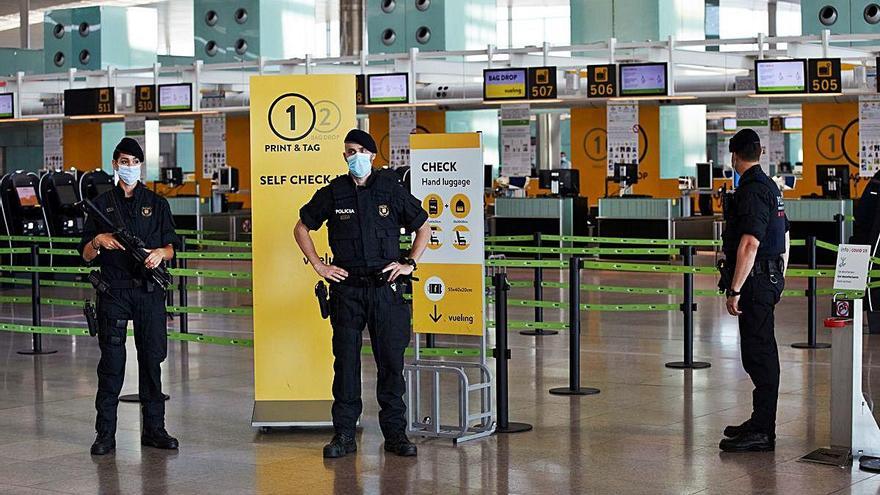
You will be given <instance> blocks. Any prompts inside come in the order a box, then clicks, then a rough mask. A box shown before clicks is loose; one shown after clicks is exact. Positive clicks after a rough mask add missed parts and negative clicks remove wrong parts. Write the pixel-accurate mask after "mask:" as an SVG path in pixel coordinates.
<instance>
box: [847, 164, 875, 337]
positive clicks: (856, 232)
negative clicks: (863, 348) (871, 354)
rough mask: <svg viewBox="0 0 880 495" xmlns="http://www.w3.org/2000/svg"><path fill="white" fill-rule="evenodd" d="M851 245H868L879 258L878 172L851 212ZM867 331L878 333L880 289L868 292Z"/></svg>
mask: <svg viewBox="0 0 880 495" xmlns="http://www.w3.org/2000/svg"><path fill="white" fill-rule="evenodd" d="M853 213H854V216H855V222H854V223H853V235H852V238H851V239H850V242H851V243H853V244H868V245H870V246H871V252H872V254H873V256H880V172H877V173H876V174H874V177H872V178H871V180H870V181H868V185H867V186H865V190H864V191H863V192H862V196H861V198H859V202H858V204H857V205H856V209H855V211H854V212H853ZM867 302H868V329H869V331H870V332H871V333H880V289H870V290H869V291H868V297H867Z"/></svg>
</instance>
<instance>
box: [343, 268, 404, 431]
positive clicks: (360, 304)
mask: <svg viewBox="0 0 880 495" xmlns="http://www.w3.org/2000/svg"><path fill="white" fill-rule="evenodd" d="M393 287H394V288H392V285H387V284H386V285H383V286H381V287H353V286H348V285H341V284H331V286H330V323H331V324H332V325H333V357H334V361H333V427H334V428H335V429H336V432H337V433H340V434H344V435H348V436H354V433H355V425H356V424H357V420H358V417H360V415H361V411H362V410H363V403H362V402H361V344H362V343H363V339H362V332H363V329H364V327H365V326H366V327H367V328H368V329H369V331H370V343H371V345H372V347H373V358H374V359H375V360H376V368H378V377H377V381H376V399H377V400H378V401H379V407H380V411H379V425H380V426H381V428H382V434H383V435H384V436H385V438H393V437H394V436H396V435H399V434H402V433H404V432H405V431H406V417H405V416H406V404H405V403H404V401H403V394H404V393H405V392H406V384H405V383H404V380H403V353H404V351H405V350H406V348H407V346H408V345H409V339H410V310H409V306H408V305H407V304H406V301H405V300H404V299H403V293H404V286H403V285H401V284H395V285H393Z"/></svg>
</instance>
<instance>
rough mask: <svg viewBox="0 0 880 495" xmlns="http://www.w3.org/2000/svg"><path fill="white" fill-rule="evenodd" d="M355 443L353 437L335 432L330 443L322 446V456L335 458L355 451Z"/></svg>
mask: <svg viewBox="0 0 880 495" xmlns="http://www.w3.org/2000/svg"><path fill="white" fill-rule="evenodd" d="M357 449H358V448H357V443H356V442H355V441H354V437H350V436H348V435H344V434H342V433H337V434H335V435H333V438H332V439H331V440H330V443H328V444H327V445H325V446H324V457H325V458H327V459H337V458H339V457H345V456H346V455H348V454H353V453H355V452H357Z"/></svg>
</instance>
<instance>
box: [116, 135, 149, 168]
mask: <svg viewBox="0 0 880 495" xmlns="http://www.w3.org/2000/svg"><path fill="white" fill-rule="evenodd" d="M115 151H116V153H114V158H113V159H114V160H115V159H117V158H118V157H119V153H125V154H126V155H131V156H133V157H135V158H137V159H138V160H140V161H141V163H143V162H144V150H143V149H141V145H140V144H138V142H137V141H135V140H134V139H132V138H130V137H126V138H122V141H119V144H117V145H116V150H115Z"/></svg>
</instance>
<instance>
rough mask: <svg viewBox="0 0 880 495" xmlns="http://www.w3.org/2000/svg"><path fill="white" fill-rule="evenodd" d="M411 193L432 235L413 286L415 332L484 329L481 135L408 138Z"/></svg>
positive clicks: (480, 331) (474, 332)
mask: <svg viewBox="0 0 880 495" xmlns="http://www.w3.org/2000/svg"><path fill="white" fill-rule="evenodd" d="M410 147H411V149H412V151H411V152H410V153H411V155H410V165H411V168H410V171H411V172H410V174H411V176H410V183H411V184H412V193H413V195H414V196H415V197H417V198H419V199H420V200H421V201H422V207H423V208H424V209H425V211H427V212H428V225H430V227H431V237H430V239H429V241H428V248H427V249H426V250H425V254H424V255H422V259H421V260H420V261H419V270H418V272H417V274H418V278H419V280H418V281H417V282H415V284H414V287H413V330H414V331H415V332H417V333H442V334H458V335H482V334H483V330H484V324H485V323H484V321H485V319H484V314H485V298H484V297H483V294H484V292H485V281H484V278H483V277H484V275H483V274H484V261H483V249H484V246H483V244H484V235H483V234H484V229H483V180H484V178H483V173H484V172H483V171H484V168H483V148H482V141H481V135H480V134H479V133H463V134H413V135H412V136H410Z"/></svg>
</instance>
